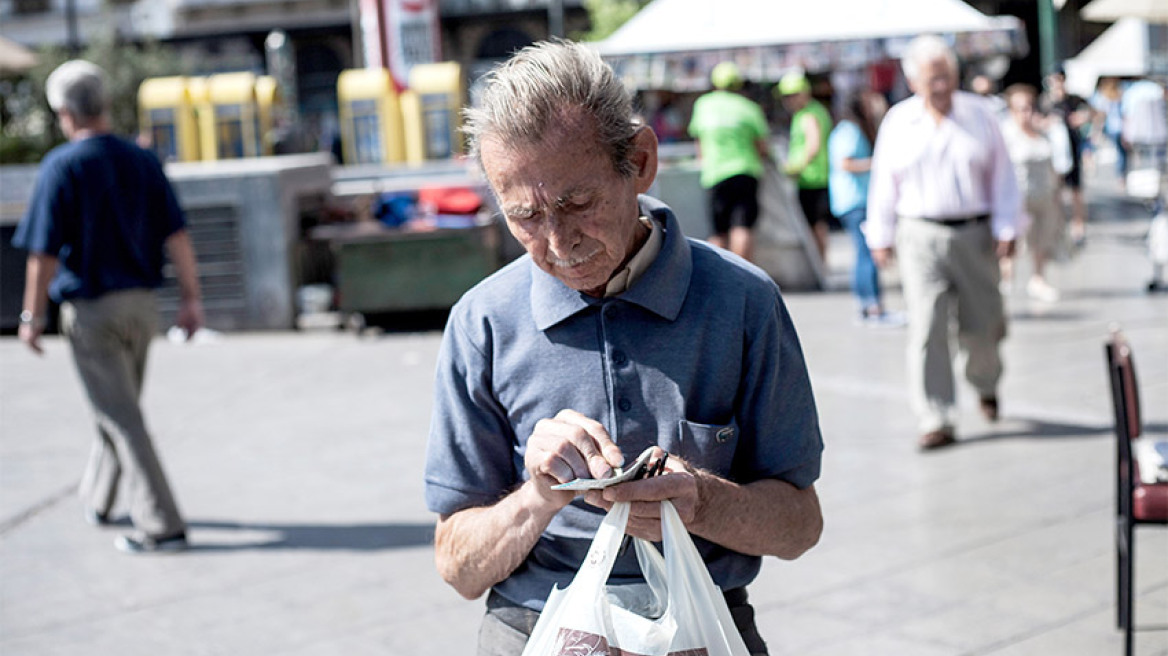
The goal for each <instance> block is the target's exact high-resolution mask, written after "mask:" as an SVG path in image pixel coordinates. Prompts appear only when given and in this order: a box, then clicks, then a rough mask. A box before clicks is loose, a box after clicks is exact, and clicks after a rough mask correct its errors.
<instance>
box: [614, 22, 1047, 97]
mask: <svg viewBox="0 0 1168 656" xmlns="http://www.w3.org/2000/svg"><path fill="white" fill-rule="evenodd" d="M924 33H935V34H942V35H947V36H950V37H952V39H953V41H954V45H955V48H956V50H957V52H958V55H959V56H960V57H961V58H962V59H966V60H968V59H979V58H986V57H991V56H997V55H1019V54H1023V53H1024V52H1025V51H1026V48H1027V44H1026V38H1025V30H1024V29H1023V28H1022V25H1021V22H1020V21H1018V20H1017V19H1016V18H1013V17H990V16H986V15H985V14H982V13H981V12H979V11H977V10H976V9H974V8H972V7H970V6H969V5H967V4H965V3H964V2H962V1H961V0H818V1H817V2H813V3H809V2H802V1H801V0H720V1H719V2H708V0H654V2H652V3H650V4H649V5H648V6H646V7H645V8H644V9H642V10H641V11H640V12H639V13H638V14H637V15H636V16H634V17H633V18H632V19H631V20H629V22H627V23H625V25H624V26H623V27H621V29H619V30H617V31H616V32H615V33H614V34H613V35H612V36H610V37H609V38H608V39H606V40H604V41H601V42H599V43H598V44H597V49H598V50H599V51H600V53H601V54H602V55H603V56H604V58H605V59H606V60H608V61H609V62H610V63H612V65H613V67H614V68H616V69H617V71H618V72H619V73H620V74H621V76H622V78H623V79H624V80H625V82H626V83H627V84H629V85H630V87H632V88H637V89H648V88H652V89H671V90H678V91H687V90H703V89H707V88H708V86H709V82H708V76H709V72H710V70H711V69H712V68H713V67H714V65H715V64H717V63H718V62H719V61H723V60H726V59H732V60H734V61H735V62H736V63H737V64H738V66H739V68H740V69H741V70H742V72H743V74H744V75H745V76H746V77H748V78H750V79H752V80H756V81H775V80H778V78H779V77H781V76H782V74H783V73H785V72H787V71H788V70H791V69H792V68H802V69H804V70H806V71H808V72H811V73H815V72H823V71H828V70H834V69H850V68H860V67H863V66H865V65H867V64H868V63H870V62H874V61H880V60H884V59H889V58H891V59H895V58H897V57H899V55H900V52H901V50H902V49H903V47H904V45H905V44H907V43H908V41H909V40H910V39H911V38H912V37H914V36H916V35H918V34H924Z"/></svg>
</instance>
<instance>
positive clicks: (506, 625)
mask: <svg viewBox="0 0 1168 656" xmlns="http://www.w3.org/2000/svg"><path fill="white" fill-rule="evenodd" d="M726 605H727V606H728V607H729V608H730V615H731V616H732V617H733V618H734V624H735V626H736V627H737V628H738V631H739V632H740V633H741V634H742V640H743V642H745V643H746V648H747V649H749V650H750V656H767V654H768V653H769V652H768V651H767V646H766V642H764V641H763V639H762V636H761V635H759V632H758V627H757V626H755V623H754V606H751V605H750V602H749V600H748V599H747V595H746V588H738V589H736V590H730V591H728V592H726ZM538 621H539V613H537V612H536V611H534V610H529V609H527V608H523V607H522V606H516V605H515V604H513V603H511V602H510V601H508V600H507V599H504V598H503V597H502V596H500V595H498V594H496V593H495V591H494V590H492V591H491V593H490V595H489V596H488V597H487V614H486V615H484V616H483V623H482V626H481V627H480V628H479V648H478V652H477V656H520V655H521V654H522V653H523V648H524V647H526V646H527V639H528V638H530V637H531V632H532V631H533V630H534V629H535V623H536V622H538Z"/></svg>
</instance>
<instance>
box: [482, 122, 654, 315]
mask: <svg viewBox="0 0 1168 656" xmlns="http://www.w3.org/2000/svg"><path fill="white" fill-rule="evenodd" d="M568 125H569V127H568V128H567V129H565V130H563V131H561V132H560V133H558V134H552V135H549V136H547V137H546V138H545V139H544V140H543V141H541V142H540V143H538V144H533V145H526V146H522V147H518V148H516V147H507V146H505V145H504V144H502V143H501V142H500V141H499V140H497V139H494V138H492V137H491V136H489V135H488V136H486V137H485V138H484V139H483V141H482V143H481V145H480V148H479V155H480V160H481V162H482V166H483V171H484V173H485V174H486V176H487V180H488V181H489V182H490V184H491V188H492V189H494V191H495V195H496V197H497V198H498V200H499V206H500V208H501V209H502V210H503V214H504V216H505V218H506V220H507V227H508V229H509V230H510V231H511V234H512V235H514V236H515V239H517V240H518V241H519V243H520V244H522V245H523V248H524V249H525V250H526V251H527V252H528V254H530V255H531V258H532V260H534V262H535V264H536V266H538V267H539V268H540V269H543V270H544V271H546V272H547V273H549V274H551V275H552V276H554V277H556V278H557V279H559V280H560V281H561V282H563V283H564V284H565V285H567V286H568V287H571V288H572V289H575V290H578V291H582V292H585V293H589V294H592V295H600V294H602V293H603V291H604V287H605V285H606V284H607V283H608V281H609V280H610V279H611V278H612V276H613V274H614V273H615V272H616V271H617V269H618V268H619V267H620V266H621V265H622V264H623V263H624V262H625V261H626V260H627V259H628V258H629V257H630V256H631V254H632V252H633V250H634V249H635V248H636V246H637V244H638V237H639V236H643V234H644V229H643V228H642V227H641V226H640V221H639V220H638V216H639V213H640V211H639V209H638V207H637V194H639V193H644V192H645V191H648V189H649V185H650V184H652V182H653V177H654V176H655V175H656V173H657V158H656V146H657V140H656V138H655V137H653V133H652V131H651V130H648V129H646V128H643V129H642V130H641V131H640V132H639V133H638V135H637V137H635V141H636V142H637V148H636V149H635V154H634V164H635V166H636V170H635V172H634V174H633V175H632V176H630V177H628V178H625V177H622V176H621V175H620V174H618V173H617V172H616V171H615V170H614V168H613V165H612V160H611V158H610V157H609V155H608V153H606V152H605V151H604V150H603V149H602V148H601V147H600V146H599V145H598V144H597V143H596V141H597V140H596V138H595V132H594V130H593V129H592V128H591V127H574V126H579V123H578V122H577V123H569V124H568ZM650 144H651V147H652V152H651V153H650V152H649V151H648V150H647V149H648V148H649V146H650Z"/></svg>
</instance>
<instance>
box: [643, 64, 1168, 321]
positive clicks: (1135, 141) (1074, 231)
mask: <svg viewBox="0 0 1168 656" xmlns="http://www.w3.org/2000/svg"><path fill="white" fill-rule="evenodd" d="M881 70H883V69H881ZM723 72H724V70H723ZM715 86H716V85H715ZM962 86H964V87H965V88H966V89H967V90H968V91H970V92H972V93H974V94H976V95H978V96H981V97H982V98H983V99H984V101H985V103H986V104H987V106H988V108H989V109H990V111H991V112H992V113H993V115H995V116H996V117H997V120H998V121H999V124H1000V128H1001V131H1002V134H1003V137H1004V138H1005V142H1006V144H1007V146H1008V147H1009V155H1010V159H1011V161H1012V163H1013V164H1014V168H1015V174H1016V178H1017V182H1018V184H1019V186H1020V189H1021V191H1022V196H1023V205H1024V208H1023V210H1024V212H1023V216H1022V224H1023V226H1024V228H1023V231H1024V232H1023V235H1022V240H1021V242H1020V244H1021V245H1022V246H1023V249H1024V250H1025V251H1026V253H1027V257H1028V259H1029V261H1030V272H1031V275H1030V277H1029V279H1028V280H1026V281H1024V282H1022V283H1020V284H1019V286H1022V287H1024V289H1025V292H1026V294H1027V295H1028V296H1030V297H1031V298H1033V299H1035V300H1037V301H1041V302H1056V301H1057V300H1058V299H1059V292H1058V290H1057V289H1056V288H1055V287H1054V286H1053V285H1052V284H1051V282H1050V281H1049V278H1048V276H1047V273H1046V271H1047V266H1048V264H1049V263H1050V262H1052V261H1058V260H1062V259H1065V258H1067V257H1069V256H1070V255H1073V254H1074V253H1075V252H1076V251H1077V249H1079V248H1081V247H1082V246H1083V244H1084V243H1085V240H1086V238H1087V229H1086V226H1087V220H1088V216H1087V210H1086V205H1085V203H1084V199H1083V183H1084V170H1086V171H1088V172H1091V173H1093V172H1095V171H1096V167H1100V166H1106V167H1111V166H1113V167H1114V171H1115V175H1116V176H1117V177H1118V179H1119V180H1120V183H1121V185H1123V186H1124V187H1125V188H1126V186H1127V184H1128V180H1129V179H1131V176H1129V174H1131V173H1133V172H1136V174H1137V176H1138V174H1139V172H1141V171H1144V172H1147V171H1151V170H1155V171H1159V172H1161V173H1162V172H1163V170H1164V162H1165V144H1166V143H1168V127H1166V123H1168V118H1166V115H1168V112H1166V110H1165V88H1164V86H1163V85H1162V84H1161V83H1160V82H1158V81H1155V80H1153V79H1148V78H1115V77H1104V78H1100V79H1099V80H1098V83H1097V85H1096V88H1095V91H1094V93H1092V94H1091V96H1090V97H1087V98H1084V97H1081V96H1079V95H1076V94H1073V93H1070V92H1068V91H1067V88H1066V75H1065V73H1064V71H1063V70H1062V69H1061V68H1059V69H1058V70H1055V71H1054V72H1052V73H1050V74H1049V75H1047V76H1046V77H1044V78H1043V79H1042V81H1041V85H1032V84H1026V83H1016V84H1011V85H1008V86H1007V87H1006V88H1004V89H999V88H998V84H997V82H996V81H995V80H994V79H992V78H991V77H989V76H987V75H985V74H982V73H975V74H973V75H970V76H969V77H968V78H967V79H965V80H964V83H963V85H962ZM716 90H720V91H724V90H726V89H725V84H723V86H722V87H718V88H717V89H716ZM729 90H730V91H733V92H735V93H737V94H739V95H741V96H743V97H745V98H747V99H749V100H750V101H752V102H754V103H756V104H757V105H758V106H759V107H760V109H761V110H762V111H763V112H764V114H765V116H766V117H767V120H768V122H769V123H770V125H771V126H773V127H775V131H776V133H778V134H779V135H780V136H782V137H784V138H785V139H786V140H787V141H788V142H791V141H797V142H799V144H800V145H799V148H804V147H805V146H804V145H803V144H804V143H805V139H804V137H805V134H804V133H805V132H806V130H805V129H804V126H803V124H802V122H801V121H800V120H799V117H800V116H801V114H802V113H806V110H805V108H807V107H814V106H816V105H818V106H821V107H824V108H826V109H827V110H829V112H830V119H829V122H828V123H827V124H826V126H825V127H826V129H824V130H816V128H815V126H813V125H812V124H810V123H807V124H806V125H807V127H809V128H810V130H811V131H812V132H814V133H815V135H814V137H815V140H816V141H817V142H818V143H815V144H812V145H810V146H809V147H810V148H811V150H813V151H818V152H822V154H823V156H824V157H825V160H824V163H825V164H826V165H827V167H826V168H825V169H824V170H825V171H829V177H830V184H827V183H826V181H825V183H824V185H823V190H824V193H825V195H824V196H823V199H822V200H821V199H819V198H818V197H814V198H812V199H811V200H810V201H809V200H808V194H809V192H808V186H807V184H806V177H807V173H806V171H805V170H803V169H800V170H799V172H798V173H797V174H796V175H795V179H796V186H797V187H798V189H799V194H800V197H799V201H800V202H799V204H800V207H801V209H802V210H803V213H804V215H805V217H806V219H807V221H808V223H809V224H810V226H811V228H812V234H813V236H814V239H815V245H816V247H817V249H818V250H819V254H820V256H821V257H823V258H824V259H825V261H826V247H827V240H826V231H827V229H828V228H831V229H833V230H847V231H849V232H850V233H851V234H852V235H853V236H854V237H855V243H856V247H857V251H858V253H857V259H856V261H855V268H854V271H853V276H852V285H853V287H854V289H855V291H856V296H857V302H858V304H859V308H860V317H861V320H863V321H865V322H867V323H871V324H873V325H890V324H891V325H899V324H900V323H902V321H901V318H900V317H899V316H897V315H894V314H890V313H888V312H887V311H885V309H884V308H883V305H882V302H881V300H880V291H879V281H878V273H877V271H876V267H874V266H873V265H872V263H871V258H870V257H869V256H868V254H867V253H866V248H865V246H864V243H863V241H864V239H863V216H864V214H863V212H862V211H861V210H862V209H863V204H864V203H863V201H862V199H861V197H862V196H863V195H865V194H866V192H867V188H866V178H865V177H864V176H865V175H866V172H867V170H866V167H867V166H868V164H867V160H868V158H869V157H870V155H871V148H872V145H873V144H874V142H875V136H876V132H877V130H878V129H879V126H880V123H881V121H882V119H883V116H884V113H885V112H886V111H887V110H888V108H889V106H890V105H892V104H895V102H897V101H899V100H901V99H903V98H905V97H907V96H908V95H909V93H910V92H909V89H908V87H907V86H906V84H905V81H904V80H903V78H901V77H899V76H896V75H888V74H882V75H876V74H870V75H864V76H847V75H842V76H841V75H839V74H835V75H831V76H818V75H804V74H803V73H801V72H794V73H791V74H789V75H787V76H785V77H784V79H783V80H781V81H780V82H779V83H778V84H775V85H773V86H772V85H763V84H758V83H754V82H752V81H751V80H747V79H742V80H740V81H739V82H738V83H737V84H736V85H734V86H733V87H732V88H731V89H729ZM768 92H769V93H768ZM640 101H641V106H642V108H643V110H644V113H645V118H646V121H647V122H648V123H649V125H650V126H651V127H653V129H654V131H655V132H656V133H657V135H658V138H659V139H660V141H661V142H662V143H663V144H670V143H675V142H679V141H683V140H685V139H687V138H689V137H694V138H695V139H697V137H696V135H694V134H693V133H692V131H687V125H688V120H689V115H690V108H691V106H692V104H693V103H694V98H692V97H687V94H679V93H676V92H671V91H661V92H654V91H650V92H643V93H642V94H641V97H640ZM820 132H822V134H820ZM829 151H830V152H829ZM791 154H792V153H791V152H790V151H789V152H788V153H786V155H787V158H786V160H785V161H786V162H787V164H788V165H790V164H791V162H790V161H789V159H790V156H791ZM795 164H796V166H795V167H794V168H798V166H797V165H798V164H799V163H798V162H796V163H795ZM792 171H793V168H792V167H791V166H788V172H792ZM1100 171H1102V169H1100ZM811 195H812V196H814V193H812V194H811ZM829 208H830V211H829ZM1016 268H1017V267H1016V266H1015V258H1014V257H1009V258H1004V259H1003V261H1002V262H1001V277H1002V282H1001V291H1002V292H1003V294H1006V295H1007V296H1008V295H1009V294H1010V293H1011V292H1012V290H1013V288H1014V286H1015V282H1016V281H1015V269H1016Z"/></svg>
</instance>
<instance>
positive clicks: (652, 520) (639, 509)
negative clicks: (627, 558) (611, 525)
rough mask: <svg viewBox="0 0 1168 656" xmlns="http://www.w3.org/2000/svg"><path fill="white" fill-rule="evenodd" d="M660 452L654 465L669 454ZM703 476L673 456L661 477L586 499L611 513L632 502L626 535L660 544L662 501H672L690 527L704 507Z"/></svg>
mask: <svg viewBox="0 0 1168 656" xmlns="http://www.w3.org/2000/svg"><path fill="white" fill-rule="evenodd" d="M657 451H658V452H657V453H655V454H654V456H653V458H651V459H650V462H654V461H656V460H657V459H659V458H661V457H662V456H663V455H665V452H664V451H663V450H661V449H660V448H658V449H657ZM701 476H702V474H700V473H699V472H696V471H694V470H693V469H691V468H690V467H689V466H688V465H686V463H685V462H684V461H683V460H681V459H680V458H677V457H674V456H669V458H668V459H667V460H666V461H665V471H664V472H662V473H661V474H658V475H657V476H653V477H650V478H643V479H640V480H636V481H629V482H627V483H621V484H619V485H614V486H612V487H609V488H605V489H603V490H594V491H591V492H589V493H588V494H587V495H586V496H585V498H584V500H585V501H587V502H588V503H590V504H592V505H594V506H598V507H600V508H604V509H605V510H610V509H611V508H612V506H613V504H614V503H617V502H618V501H628V502H630V504H629V523H628V526H627V527H626V528H625V532H626V533H628V534H629V535H632V536H635V537H638V538H642V539H644V540H649V541H650V542H660V541H661V502H662V501H664V500H669V501H670V502H672V503H673V507H674V508H675V509H677V514H678V515H680V516H681V521H682V522H684V523H685V524H686V526H689V525H690V524H691V523H693V521H694V519H695V518H696V517H697V516H698V513H699V512H700V509H701V505H702V498H701V497H702V495H701V483H700V480H699V479H700V477H701Z"/></svg>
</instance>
